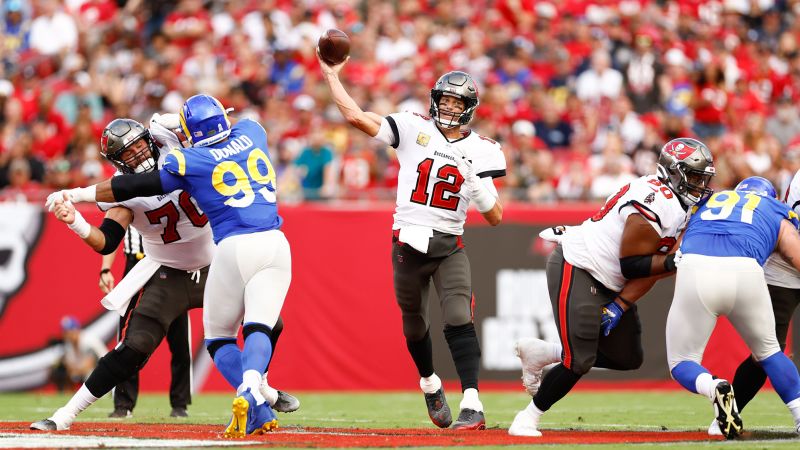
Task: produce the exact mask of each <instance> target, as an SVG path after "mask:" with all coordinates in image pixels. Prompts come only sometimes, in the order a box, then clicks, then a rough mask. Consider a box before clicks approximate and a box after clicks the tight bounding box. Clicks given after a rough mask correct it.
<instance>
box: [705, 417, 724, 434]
mask: <svg viewBox="0 0 800 450" xmlns="http://www.w3.org/2000/svg"><path fill="white" fill-rule="evenodd" d="M708 435H709V436H722V431H720V429H719V424H718V423H717V419H714V420H712V421H711V425H709V426H708Z"/></svg>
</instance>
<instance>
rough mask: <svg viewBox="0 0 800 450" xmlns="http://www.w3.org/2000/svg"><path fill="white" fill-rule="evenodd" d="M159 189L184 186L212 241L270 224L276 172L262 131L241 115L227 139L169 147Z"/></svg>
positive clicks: (274, 219)
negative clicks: (208, 227) (201, 213)
mask: <svg viewBox="0 0 800 450" xmlns="http://www.w3.org/2000/svg"><path fill="white" fill-rule="evenodd" d="M160 174H161V184H162V186H163V188H164V191H166V192H169V191H172V190H176V189H183V190H185V191H188V192H189V193H190V194H191V195H192V197H193V198H194V199H195V200H196V201H197V203H198V205H199V206H200V207H201V208H202V209H203V211H204V212H205V214H206V215H207V216H208V220H209V222H210V223H211V230H212V232H213V233H214V242H215V243H219V242H220V241H221V240H223V239H225V238H226V237H228V236H235V235H239V234H249V233H256V232H259V231H268V230H276V229H279V228H280V227H281V224H282V223H283V219H282V218H281V217H280V216H279V215H278V203H277V197H276V193H275V191H276V186H277V185H276V174H275V169H274V168H273V166H272V162H271V161H270V158H269V153H268V152H267V132H266V131H265V130H264V128H263V127H262V126H261V125H260V124H259V123H257V122H255V121H253V120H250V119H244V120H241V121H239V122H238V123H237V124H236V125H234V126H233V128H231V134H230V135H229V136H228V138H227V139H225V140H223V141H222V142H219V143H217V144H213V145H210V146H207V147H192V148H188V149H182V150H179V149H175V150H172V151H171V152H170V153H169V154H168V155H167V157H166V159H165V161H164V167H163V168H162V170H161V171H160Z"/></svg>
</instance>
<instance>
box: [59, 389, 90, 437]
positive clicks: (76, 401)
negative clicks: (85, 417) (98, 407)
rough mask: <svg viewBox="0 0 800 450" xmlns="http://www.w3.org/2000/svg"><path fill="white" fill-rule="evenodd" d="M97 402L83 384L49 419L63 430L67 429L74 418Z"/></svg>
mask: <svg viewBox="0 0 800 450" xmlns="http://www.w3.org/2000/svg"><path fill="white" fill-rule="evenodd" d="M96 401H97V397H95V396H94V395H92V393H91V392H89V389H88V388H87V387H86V385H85V384H84V385H83V386H81V388H80V389H78V392H76V393H75V395H73V396H72V398H71V399H69V401H68V402H67V404H66V405H64V406H62V407H61V408H59V409H58V410H57V411H56V412H55V413H54V414H53V417H51V418H50V420H52V421H53V422H55V423H57V424H59V425H60V426H61V427H63V428H69V427H70V425H72V421H73V420H75V417H77V416H78V414H80V413H81V412H83V411H84V410H85V409H86V408H88V407H90V406H92V404H93V403H94V402H96Z"/></svg>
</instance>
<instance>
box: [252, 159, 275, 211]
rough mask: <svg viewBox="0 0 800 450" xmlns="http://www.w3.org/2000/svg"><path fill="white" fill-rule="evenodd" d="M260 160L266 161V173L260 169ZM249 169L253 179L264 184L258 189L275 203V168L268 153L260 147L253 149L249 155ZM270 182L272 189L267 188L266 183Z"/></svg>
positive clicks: (269, 200) (268, 199)
mask: <svg viewBox="0 0 800 450" xmlns="http://www.w3.org/2000/svg"><path fill="white" fill-rule="evenodd" d="M259 161H264V165H265V166H266V167H267V173H266V174H263V173H261V171H260V170H259V168H258V162H259ZM247 171H248V172H249V173H250V177H252V178H253V181H255V182H256V183H258V184H263V185H264V187H262V188H261V189H259V190H258V193H259V194H261V195H263V196H264V198H265V199H266V200H267V201H268V202H270V203H275V201H276V200H277V197H276V195H275V170H274V169H273V168H272V163H271V162H269V158H267V154H266V153H264V151H263V150H261V149H260V148H257V149H255V150H253V151H252V152H250V155H248V156H247ZM268 184H271V185H272V190H271V191H270V190H269V189H267V186H266V185H268Z"/></svg>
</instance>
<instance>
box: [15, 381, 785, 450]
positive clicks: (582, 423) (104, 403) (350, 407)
mask: <svg viewBox="0 0 800 450" xmlns="http://www.w3.org/2000/svg"><path fill="white" fill-rule="evenodd" d="M293 394H295V395H297V396H298V397H299V398H300V401H301V408H300V410H299V411H297V412H295V413H291V414H278V420H279V424H280V426H281V427H282V428H288V427H325V428H362V429H363V428H376V429H387V428H422V429H434V428H435V427H434V426H433V425H432V424H431V423H430V420H429V419H428V417H427V414H426V411H425V405H424V401H423V398H422V395H421V394H420V393H416V392H414V393H316V392H315V393H303V392H293ZM68 398H69V397H68V396H66V395H55V394H35V393H34V394H30V393H26V394H0V420H2V421H15V422H19V421H24V422H33V421H36V420H40V419H43V418H46V417H48V416H49V415H50V414H52V412H53V411H54V410H55V409H57V408H58V407H60V406H62V405H63V404H64V403H65V402H66V401H67V400H68ZM231 398H232V397H231V396H229V395H211V394H203V395H196V396H195V397H194V403H193V404H192V405H191V406H190V407H189V414H190V417H189V418H188V419H173V418H170V417H169V412H170V407H169V401H168V398H167V395H166V394H163V395H143V396H141V397H140V399H139V404H138V405H137V407H136V410H135V411H134V418H133V419H125V420H124V423H166V424H181V423H196V424H217V425H218V426H219V428H220V431H221V430H222V429H224V427H225V424H227V421H228V420H229V418H230V401H231ZM448 398H449V400H450V402H451V405H450V406H451V408H452V409H453V410H454V411H457V409H458V401H459V400H460V395H458V394H456V393H451V394H450V395H449V397H448ZM481 398H482V400H483V403H484V407H485V409H486V411H487V426H488V427H489V428H500V429H506V428H508V426H509V425H510V424H511V421H512V420H513V418H514V414H515V413H516V412H517V411H518V410H519V409H521V408H523V407H525V405H526V404H527V402H528V401H529V397H528V396H527V395H525V394H524V393H505V392H486V393H483V394H482V395H481ZM111 410H112V402H111V399H110V396H106V397H104V398H103V399H101V400H100V401H98V402H97V403H96V404H95V405H93V406H92V407H91V408H89V410H87V411H85V412H84V413H83V414H81V416H79V418H78V422H77V423H82V422H92V421H96V422H109V421H110V422H112V423H113V422H119V421H121V420H120V419H116V420H111V419H108V418H107V415H108V413H109V412H111ZM711 418H712V407H711V405H710V403H709V402H707V401H706V400H704V399H703V398H701V397H699V396H696V395H692V394H689V393H686V392H682V391H647V392H631V391H624V392H615V391H601V392H587V391H577V392H573V393H571V394H570V395H568V396H567V397H566V398H564V399H563V400H562V401H561V402H559V403H558V404H556V405H555V406H554V407H553V409H552V410H551V411H549V412H548V413H547V414H546V415H545V416H544V417H543V420H542V423H541V426H540V428H541V429H542V430H543V432H544V433H545V436H546V435H547V432H548V430H559V431H566V430H571V429H573V430H579V431H662V430H669V431H703V432H704V431H705V430H706V427H707V426H708V424H709V423H710V421H711ZM743 419H744V422H745V429H746V430H747V431H749V432H750V434H749V435H748V436H747V438H748V439H750V440H748V441H739V442H719V441H707V442H695V443H668V444H628V445H621V444H611V445H581V446H569V445H553V446H551V445H537V448H559V449H565V448H582V449H585V448H589V449H592V450H594V449H606V448H608V449H611V448H621V447H629V448H640V447H645V448H649V447H659V448H665V447H668V448H680V449H695V448H697V449H711V448H726V449H727V448H737V449H738V448H742V449H744V448H759V449H762V448H764V449H766V448H776V449H784V448H785V449H789V448H797V447H798V445H799V444H800V441H799V440H797V439H792V440H783V439H785V438H787V437H791V436H792V435H791V434H790V432H791V431H793V426H792V419H791V415H790V414H789V412H788V410H787V409H786V407H785V406H784V405H783V403H782V402H781V401H780V399H779V398H778V397H777V395H775V394H774V393H773V392H771V391H762V392H761V393H760V394H759V396H758V397H756V399H755V400H754V401H753V402H751V404H750V405H748V407H747V408H746V410H745V411H744V414H743ZM468 434H469V433H465V434H464V438H465V439H464V442H463V446H469V437H468ZM775 439H779V440H775ZM530 442H531V443H535V442H536V441H535V440H531V441H530ZM587 444H589V443H588V442H587ZM419 445H424V443H423V442H420V443H419ZM429 448H430V447H429ZM475 448H478V447H475ZM479 448H483V449H485V448H505V447H479Z"/></svg>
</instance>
